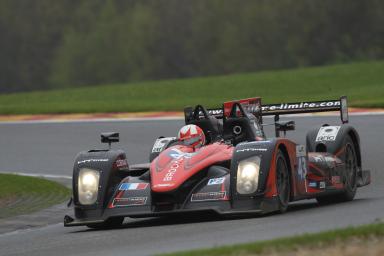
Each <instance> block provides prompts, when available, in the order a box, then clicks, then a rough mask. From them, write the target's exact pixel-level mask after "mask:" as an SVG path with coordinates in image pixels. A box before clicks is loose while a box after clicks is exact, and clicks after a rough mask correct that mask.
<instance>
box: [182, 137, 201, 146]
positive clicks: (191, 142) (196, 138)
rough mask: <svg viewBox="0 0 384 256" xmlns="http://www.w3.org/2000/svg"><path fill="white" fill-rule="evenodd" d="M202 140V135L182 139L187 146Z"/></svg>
mask: <svg viewBox="0 0 384 256" xmlns="http://www.w3.org/2000/svg"><path fill="white" fill-rule="evenodd" d="M199 140H200V136H196V137H192V138H189V139H185V140H182V141H181V142H182V143H183V144H184V145H186V146H190V145H193V144H195V143H196V142H198V141H199Z"/></svg>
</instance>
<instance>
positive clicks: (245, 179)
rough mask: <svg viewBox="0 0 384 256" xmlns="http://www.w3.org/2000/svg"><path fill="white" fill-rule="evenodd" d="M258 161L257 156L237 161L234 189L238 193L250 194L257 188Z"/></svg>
mask: <svg viewBox="0 0 384 256" xmlns="http://www.w3.org/2000/svg"><path fill="white" fill-rule="evenodd" d="M260 161H261V159H260V157H259V156H254V157H251V158H248V159H246V160H243V161H241V162H240V163H239V165H238V167H237V182H236V190H237V192H238V193H239V194H251V193H254V192H255V191H256V190H257V186H258V183H259V172H260Z"/></svg>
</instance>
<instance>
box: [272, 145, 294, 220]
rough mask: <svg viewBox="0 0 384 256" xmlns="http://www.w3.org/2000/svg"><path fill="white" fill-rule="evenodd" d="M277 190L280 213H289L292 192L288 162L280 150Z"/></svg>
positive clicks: (277, 156) (277, 162)
mask: <svg viewBox="0 0 384 256" xmlns="http://www.w3.org/2000/svg"><path fill="white" fill-rule="evenodd" d="M276 188H277V199H278V207H279V212H280V213H283V212H285V211H287V209H288V204H289V195H290V191H291V187H290V177H289V171H288V165H287V160H286V159H285V156H284V154H283V153H282V152H281V151H280V150H279V151H278V152H277V155H276Z"/></svg>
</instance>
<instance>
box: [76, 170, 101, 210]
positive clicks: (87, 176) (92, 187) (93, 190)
mask: <svg viewBox="0 0 384 256" xmlns="http://www.w3.org/2000/svg"><path fill="white" fill-rule="evenodd" d="M99 179H100V173H99V172H98V171H96V170H92V169H87V168H83V169H81V170H80V172H79V180H78V187H79V191H78V192H79V202H80V203H81V204H83V205H90V204H94V203H95V202H96V200H97V193H98V190H99V189H98V188H99Z"/></svg>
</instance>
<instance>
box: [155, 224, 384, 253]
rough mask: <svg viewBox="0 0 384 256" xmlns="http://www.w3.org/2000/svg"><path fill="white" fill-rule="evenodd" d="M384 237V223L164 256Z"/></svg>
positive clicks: (291, 247) (283, 248)
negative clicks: (353, 238)
mask: <svg viewBox="0 0 384 256" xmlns="http://www.w3.org/2000/svg"><path fill="white" fill-rule="evenodd" d="M373 236H374V237H383V236H384V223H377V224H370V225H365V226H360V227H350V228H346V229H340V230H334V231H326V232H321V233H317V234H306V235H301V236H294V237H288V238H280V239H275V240H269V241H261V242H254V243H247V244H240V245H234V246H223V247H217V248H213V249H203V250H194V251H187V252H177V253H171V254H162V255H163V256H165V255H167V256H194V255H196V256H198V255H204V256H226V255H228V256H229V255H231V256H234V255H253V254H260V253H262V252H265V251H268V250H271V249H273V250H276V251H284V252H285V251H292V250H295V249H298V248H302V247H304V246H330V245H332V244H333V243H335V242H343V241H347V240H348V239H350V238H352V237H357V238H366V239H369V238H370V237H373Z"/></svg>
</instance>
